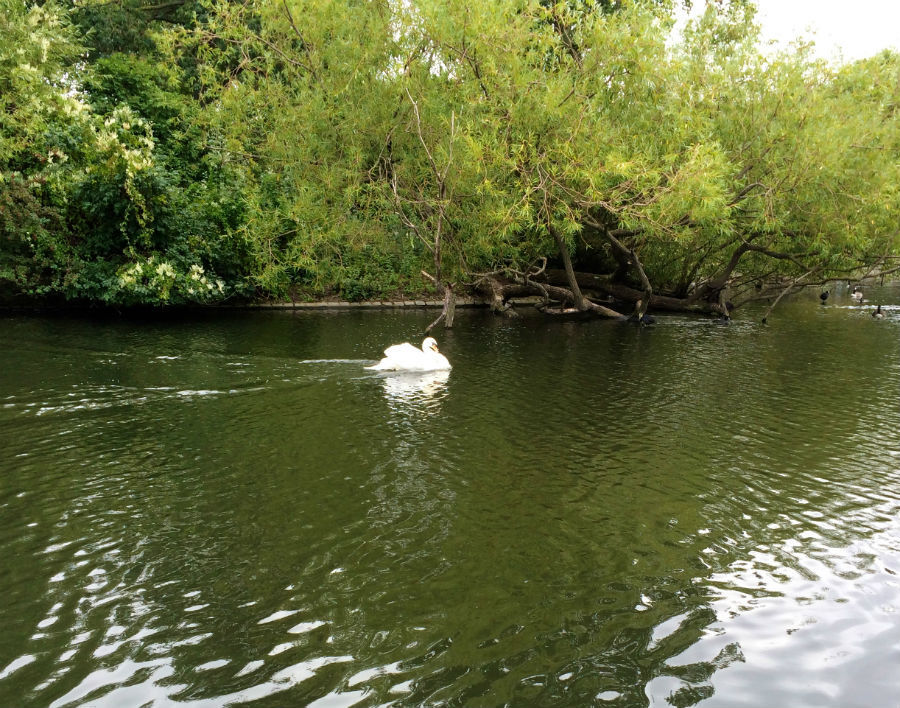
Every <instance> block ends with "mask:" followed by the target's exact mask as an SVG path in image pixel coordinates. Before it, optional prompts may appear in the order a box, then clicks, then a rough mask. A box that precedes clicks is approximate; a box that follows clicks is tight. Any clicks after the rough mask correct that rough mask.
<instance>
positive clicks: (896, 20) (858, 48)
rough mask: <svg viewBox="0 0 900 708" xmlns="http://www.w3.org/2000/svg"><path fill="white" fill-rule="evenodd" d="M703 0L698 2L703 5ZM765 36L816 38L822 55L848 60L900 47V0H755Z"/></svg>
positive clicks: (777, 38) (817, 46) (766, 37)
mask: <svg viewBox="0 0 900 708" xmlns="http://www.w3.org/2000/svg"><path fill="white" fill-rule="evenodd" d="M700 4H702V3H696V2H695V6H696V5H700ZM756 6H757V7H758V8H759V14H758V15H757V21H758V22H759V24H760V25H761V26H762V28H763V38H764V39H771V40H776V41H778V42H785V43H786V42H789V41H790V40H792V39H796V38H797V37H799V36H801V35H803V36H804V37H806V38H810V39H813V40H814V41H815V43H816V49H817V53H818V54H819V56H821V57H823V58H825V59H837V58H838V49H840V51H841V53H842V55H843V58H844V60H845V61H853V60H855V59H862V58H864V57H869V56H872V55H874V54H877V53H878V52H880V51H881V50H882V49H886V48H893V49H895V50H898V51H900V0H853V1H852V2H848V0H756Z"/></svg>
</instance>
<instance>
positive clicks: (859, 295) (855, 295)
mask: <svg viewBox="0 0 900 708" xmlns="http://www.w3.org/2000/svg"><path fill="white" fill-rule="evenodd" d="M850 297H852V298H853V299H854V300H856V301H857V302H862V299H863V294H862V290H860V289H859V286H857V285H855V286H853V292H852V293H850Z"/></svg>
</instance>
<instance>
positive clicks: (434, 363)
mask: <svg viewBox="0 0 900 708" xmlns="http://www.w3.org/2000/svg"><path fill="white" fill-rule="evenodd" d="M366 368H367V369H371V370H373V371H441V370H445V369H449V368H450V362H449V361H447V357H445V356H444V355H443V354H441V353H440V352H439V351H438V346H437V342H436V341H435V340H434V337H426V338H425V341H424V342H422V348H421V349H416V348H415V347H414V346H413V345H412V344H410V343H409V342H403V344H395V345H394V346H392V347H388V348H387V349H385V350H384V359H382V360H381V361H379V362H378V363H377V364H375V365H373V366H367V367H366Z"/></svg>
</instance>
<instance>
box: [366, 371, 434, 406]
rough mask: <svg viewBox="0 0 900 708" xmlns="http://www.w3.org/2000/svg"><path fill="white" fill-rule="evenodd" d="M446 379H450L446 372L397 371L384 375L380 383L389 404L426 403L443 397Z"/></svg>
mask: <svg viewBox="0 0 900 708" xmlns="http://www.w3.org/2000/svg"><path fill="white" fill-rule="evenodd" d="M448 378H450V372H449V371H446V370H443V371H424V372H410V371H402V372H400V371H398V372H395V373H390V374H385V375H384V376H382V379H381V382H382V384H383V385H384V395H385V398H387V400H388V402H389V403H392V404H393V403H398V404H409V403H427V402H431V401H437V400H439V399H440V398H442V397H443V394H444V393H445V392H446V389H447V379H448Z"/></svg>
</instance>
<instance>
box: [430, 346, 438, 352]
mask: <svg viewBox="0 0 900 708" xmlns="http://www.w3.org/2000/svg"><path fill="white" fill-rule="evenodd" d="M437 350H438V348H437V344H432V345H431V351H433V352H436V351H437Z"/></svg>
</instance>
